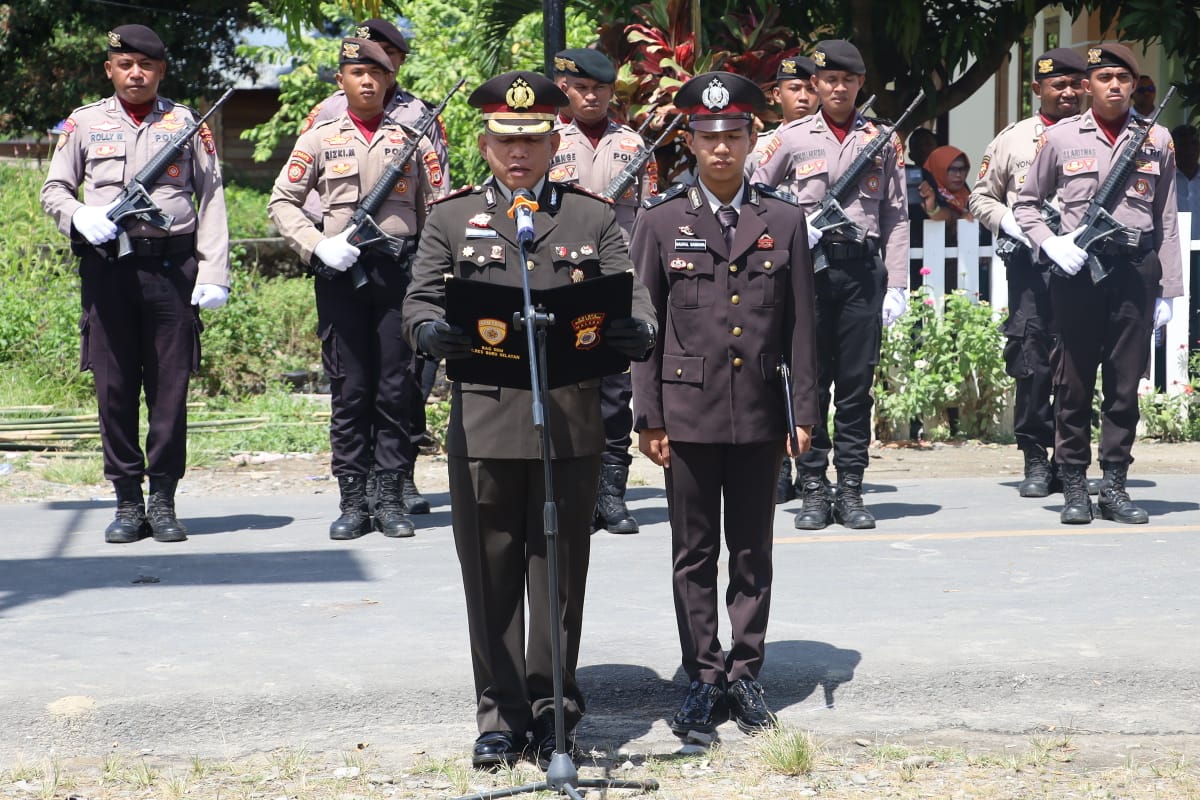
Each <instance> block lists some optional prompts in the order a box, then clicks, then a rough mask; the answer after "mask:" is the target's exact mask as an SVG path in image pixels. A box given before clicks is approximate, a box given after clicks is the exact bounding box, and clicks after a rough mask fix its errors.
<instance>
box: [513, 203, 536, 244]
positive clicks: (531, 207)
mask: <svg viewBox="0 0 1200 800" xmlns="http://www.w3.org/2000/svg"><path fill="white" fill-rule="evenodd" d="M537 210H538V202H537V200H535V199H534V198H533V193H532V192H530V191H529V190H528V189H517V190H516V191H515V192H513V202H512V207H511V208H509V209H508V217H509V219H515V220H516V221H517V243H518V244H525V245H527V244H529V243H530V242H532V241H533V212H535V211H537Z"/></svg>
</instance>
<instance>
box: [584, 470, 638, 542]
mask: <svg viewBox="0 0 1200 800" xmlns="http://www.w3.org/2000/svg"><path fill="white" fill-rule="evenodd" d="M628 480H629V467H622V466H621V465H620V464H601V465H600V493H599V494H598V495H596V519H595V522H594V523H593V524H594V526H595V527H596V529H597V530H598V529H600V528H604V529H606V530H607V531H608V532H609V533H637V532H638V523H637V520H636V519H634V518H633V515H632V514H630V513H629V509H628V508H627V507H626V506H625V484H626V482H627V481H628Z"/></svg>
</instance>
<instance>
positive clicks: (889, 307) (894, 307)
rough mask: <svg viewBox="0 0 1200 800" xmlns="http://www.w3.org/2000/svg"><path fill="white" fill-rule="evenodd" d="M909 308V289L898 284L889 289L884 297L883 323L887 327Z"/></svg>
mask: <svg viewBox="0 0 1200 800" xmlns="http://www.w3.org/2000/svg"><path fill="white" fill-rule="evenodd" d="M907 310H908V291H907V290H905V289H901V288H900V287H898V286H893V287H892V288H890V289H888V290H887V294H886V295H884V298H883V325H884V327H885V328H886V327H887V326H889V325H891V324H892V323H893V322H895V321H896V320H898V319H900V317H902V316H904V312H905V311H907Z"/></svg>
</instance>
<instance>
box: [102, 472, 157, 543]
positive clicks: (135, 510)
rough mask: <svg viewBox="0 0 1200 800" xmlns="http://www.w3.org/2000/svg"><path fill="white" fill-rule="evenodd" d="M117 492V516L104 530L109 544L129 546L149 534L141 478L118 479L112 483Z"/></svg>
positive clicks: (105, 539) (105, 538)
mask: <svg viewBox="0 0 1200 800" xmlns="http://www.w3.org/2000/svg"><path fill="white" fill-rule="evenodd" d="M113 489H115V490H116V492H117V515H116V517H115V518H113V521H112V522H111V523H110V524H109V526H108V527H107V528H105V530H104V541H106V542H108V543H109V544H129V543H131V542H136V541H137V540H138V539H141V538H142V537H143V536H147V535H149V533H150V525H149V524H148V523H147V522H146V508H145V505H144V503H145V500H144V499H143V496H142V479H141V478H120V479H118V480H115V481H113Z"/></svg>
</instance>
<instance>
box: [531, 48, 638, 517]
mask: <svg viewBox="0 0 1200 800" xmlns="http://www.w3.org/2000/svg"><path fill="white" fill-rule="evenodd" d="M554 76H555V79H556V82H557V83H558V88H560V89H562V90H563V93H564V94H565V95H566V96H567V100H569V101H570V105H569V107H568V108H567V109H566V111H567V113H569V114H570V118H569V119H564V118H563V117H561V116H560V117H559V121H558V124H557V125H556V126H555V130H556V131H557V132H558V136H559V144H558V151H557V152H555V154H554V158H552V159H551V161H550V180H552V181H555V182H559V183H578V184H579V185H580V186H582V187H583V188H585V189H587V190H589V191H591V192H595V193H596V194H599V193H601V192H603V191H604V189H605V188H606V187H607V186H608V184H609V182H610V181H611V180H612V179H613V178H615V177H616V176H617V175H618V174H619V173H620V172H621V170H622V169H624V168H625V166H626V165H627V164H628V163H629V161H630V159H632V158H633V157H634V156H635V155H637V153H638V151H639V150H640V149H641V148H642V147H644V146H646V145H645V142H643V141H642V138H641V137H640V136H638V134H637V132H636V131H634V130H633V129H632V128H630V127H628V126H626V125H621V124H619V123H617V122H615V121H614V120H613V119H612V118H610V117H609V114H608V107H609V104H610V103H611V102H612V96H613V82H614V81H615V80H616V79H617V71H616V70H615V69H613V65H612V62H611V61H609V60H608V56H606V55H604V54H603V53H601V52H599V51H598V50H587V49H582V48H580V49H574V50H563V51H561V52H559V53H558V54H557V55H555V57H554ZM657 192H658V165H657V164H656V162H655V161H654V159H653V158H651V159H650V160H649V161H648V162H646V166H645V168H644V169H643V170H642V173H641V175H640V176H639V178H638V180H636V181H634V182H633V185H632V186H630V187H629V188H628V189H626V190H625V192H624V193H623V194H622V195H621V196H620V197H618V198H615V199H614V200H613V211H614V212H615V213H616V215H617V224H618V225H620V226H621V233H622V234H623V235H624V237H625V241H626V243H628V241H629V236H630V234H631V233H632V231H633V218H634V215H635V214H636V213H637V210H638V206H639V204H640V203H641V202H642V201H643V200H645V199H646V198H648V197H653V196H654V195H655V194H656V193H657ZM632 396H633V385H632V383H631V382H630V378H629V373H628V372H625V373H621V374H619V375H608V376H606V377H605V378H604V379H603V380H602V381H601V382H600V413H601V414H603V416H604V440H605V447H604V459H603V462H602V464H601V467H600V493H599V495H598V496H597V499H596V518H595V519H594V520H593V523H592V525H593V527H594V528H596V529H600V528H605V529H607V530H608V532H609V533H637V532H638V524H637V520H636V519H634V518H633V515H632V514H630V513H629V509H628V508H627V507H626V505H625V485H626V482H627V481H628V480H629V465H630V464H631V463H633V456H632V455H630V452H629V446H630V445H631V444H632V443H633V440H632V439H631V438H630V436H629V433H630V431H631V430H632V429H633V412H632V411H630V410H629V402H630V398H632Z"/></svg>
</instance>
